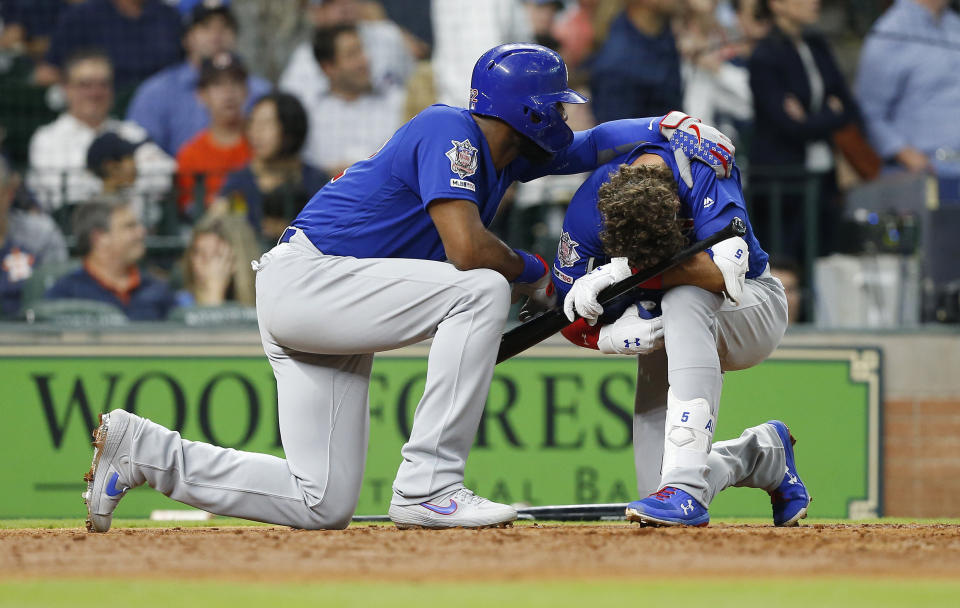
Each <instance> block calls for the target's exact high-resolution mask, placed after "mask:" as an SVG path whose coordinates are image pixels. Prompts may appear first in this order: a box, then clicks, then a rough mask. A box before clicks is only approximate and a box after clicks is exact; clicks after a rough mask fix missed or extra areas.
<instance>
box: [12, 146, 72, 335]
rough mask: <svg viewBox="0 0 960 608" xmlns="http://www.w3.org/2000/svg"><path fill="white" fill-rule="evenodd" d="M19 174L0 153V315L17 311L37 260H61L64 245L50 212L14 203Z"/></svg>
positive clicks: (65, 251)
mask: <svg viewBox="0 0 960 608" xmlns="http://www.w3.org/2000/svg"><path fill="white" fill-rule="evenodd" d="M19 187H20V176H19V175H17V174H16V173H14V172H12V171H11V170H10V166H9V165H7V162H6V161H5V160H3V158H2V157H0V317H10V316H12V315H16V314H17V313H18V312H19V311H20V307H21V303H22V302H21V298H22V295H23V286H24V284H25V283H26V280H27V279H29V278H30V277H31V276H32V275H33V271H34V269H35V268H38V267H39V266H40V265H41V264H46V263H51V262H63V261H65V260H66V259H67V245H66V242H65V241H64V239H63V235H62V234H60V230H59V229H57V225H56V224H55V223H54V222H53V220H52V219H51V218H50V216H48V215H46V214H44V213H41V212H39V211H38V210H35V209H23V208H18V207H17V206H15V202H16V201H17V194H18V191H19V189H20V188H19Z"/></svg>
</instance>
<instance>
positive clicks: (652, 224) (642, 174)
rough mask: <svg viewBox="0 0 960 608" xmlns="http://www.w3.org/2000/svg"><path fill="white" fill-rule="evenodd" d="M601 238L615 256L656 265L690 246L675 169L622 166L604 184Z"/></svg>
mask: <svg viewBox="0 0 960 608" xmlns="http://www.w3.org/2000/svg"><path fill="white" fill-rule="evenodd" d="M597 208H598V209H599V210H600V214H601V215H602V216H603V230H602V231H601V232H600V242H601V243H603V250H604V252H606V254H607V255H609V256H610V257H625V258H627V259H628V260H629V262H630V265H631V266H632V267H634V268H637V269H640V270H643V269H645V268H650V267H651V266H654V265H656V264H658V263H660V262H661V261H663V260H665V259H667V258H669V257H670V256H672V255H673V254H674V253H676V252H677V251H679V250H680V249H681V248H683V246H684V245H685V244H686V237H684V236H683V231H682V229H681V222H680V220H678V218H677V211H678V210H679V209H680V197H679V195H678V194H677V184H676V182H675V181H674V179H673V172H672V171H671V170H670V168H669V167H666V166H662V165H637V166H631V165H621V166H620V169H619V170H618V171H617V172H616V173H614V174H613V176H612V177H611V178H610V181H609V182H607V183H605V184H604V185H603V186H601V187H600V192H599V201H598V204H597Z"/></svg>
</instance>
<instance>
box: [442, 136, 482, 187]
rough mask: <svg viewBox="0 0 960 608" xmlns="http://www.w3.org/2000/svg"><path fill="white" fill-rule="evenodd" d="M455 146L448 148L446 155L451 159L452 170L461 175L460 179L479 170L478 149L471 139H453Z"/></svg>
mask: <svg viewBox="0 0 960 608" xmlns="http://www.w3.org/2000/svg"><path fill="white" fill-rule="evenodd" d="M450 143H452V144H453V147H452V148H450V149H449V150H447V153H446V156H447V158H449V159H450V170H451V171H453V172H454V173H456V174H457V175H459V176H460V179H463V178H465V177H470V176H471V175H473V174H474V173H476V172H477V165H478V164H479V159H478V157H477V149H476V148H474V147H473V144H472V143H470V140H469V139H464V140H463V141H457V140H455V139H451V140H450Z"/></svg>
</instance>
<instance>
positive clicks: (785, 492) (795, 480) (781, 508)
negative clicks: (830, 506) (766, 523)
mask: <svg viewBox="0 0 960 608" xmlns="http://www.w3.org/2000/svg"><path fill="white" fill-rule="evenodd" d="M767 424H769V425H770V426H772V427H773V428H774V429H776V431H777V435H779V436H780V441H781V442H782V443H783V454H784V456H785V457H786V460H787V470H786V473H785V474H784V476H783V481H781V482H780V485H779V486H777V489H776V490H774V491H772V492H770V504H771V505H773V525H775V526H799V525H800V520H801V519H803V518H804V517H806V516H807V507H809V506H810V502H811V501H812V500H813V498H811V497H810V492H807V487H806V486H805V485H803V482H802V481H800V475H799V474H798V473H797V463H796V460H795V458H794V455H793V444H795V443H796V442H797V440H796V439H794V438H793V435H791V434H790V429H789V428H787V425H786V424H784V423H782V422H780V421H779V420H770V421H768V422H767Z"/></svg>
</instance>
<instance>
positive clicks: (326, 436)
mask: <svg viewBox="0 0 960 608" xmlns="http://www.w3.org/2000/svg"><path fill="white" fill-rule="evenodd" d="M258 266H259V268H258V271H257V319H258V321H259V324H260V335H261V338H262V341H263V347H264V350H265V351H266V353H267V357H268V358H269V360H270V364H271V365H272V366H273V371H274V375H275V376H276V379H277V393H278V394H277V397H278V407H279V422H280V435H281V440H282V443H283V450H284V453H285V455H286V459H285V460H284V459H281V458H277V457H274V456H268V455H265V454H256V453H250V452H240V451H237V450H233V449H226V448H221V447H217V446H213V445H209V444H205V443H198V442H194V441H187V440H184V439H182V438H181V437H180V435H179V433H176V432H174V431H171V430H168V429H166V428H164V427H162V426H160V425H158V424H155V423H153V422H150V421H148V420H144V421H143V422H142V423H139V424H138V426H137V428H136V430H135V433H134V439H135V440H134V443H133V449H132V454H131V459H132V462H133V464H134V466H135V467H136V472H137V473H138V474H141V475H142V476H143V478H144V479H145V480H146V482H147V483H148V484H149V485H150V486H152V487H154V488H156V489H157V490H159V491H161V492H162V493H164V494H166V495H167V496H170V497H171V498H173V499H175V500H178V501H180V502H183V503H186V504H188V505H192V506H195V507H198V508H201V509H204V510H206V511H209V512H211V513H216V514H219V515H228V516H234V517H241V518H244V519H252V520H257V521H264V522H269V523H275V524H282V525H287V526H293V527H297V528H344V527H346V526H347V524H349V522H350V518H351V517H352V515H353V513H354V511H355V510H356V507H357V501H358V498H359V494H360V489H361V482H362V478H363V470H364V465H365V460H366V453H367V441H368V430H369V406H368V398H367V391H368V385H369V380H370V370H371V366H372V363H373V353H375V352H379V351H384V350H390V349H394V348H399V347H402V346H405V345H408V344H413V343H416V342H420V341H421V340H424V339H426V338H430V337H432V338H433V345H432V347H431V349H430V355H429V358H428V363H427V380H426V387H425V389H424V393H423V398H422V399H421V400H420V403H419V405H418V406H417V409H416V413H415V414H414V418H413V426H412V429H411V433H410V438H409V440H408V441H407V443H406V444H405V445H404V446H403V449H402V450H401V455H402V462H401V463H400V468H399V471H398V473H397V477H396V480H395V482H394V486H393V489H394V497H393V501H394V502H395V503H397V504H415V503H419V502H423V501H426V500H430V499H432V498H434V497H436V496H439V495H442V494H445V493H447V492H450V491H453V490H456V489H458V488H460V487H463V471H464V466H465V463H466V460H467V455H468V453H469V451H470V447H471V445H472V444H473V440H474V436H475V435H476V431H477V427H478V425H479V423H480V416H481V414H482V412H483V407H484V403H485V402H486V398H487V393H488V391H489V388H490V381H491V378H492V376H493V368H494V365H495V363H496V355H497V347H498V345H499V342H500V336H501V333H502V331H503V326H504V323H505V321H506V317H507V311H508V309H509V306H510V288H509V285H508V283H507V281H506V279H505V278H504V277H503V276H502V275H500V274H499V273H497V272H495V271H493V270H486V269H481V270H470V271H466V272H462V271H459V270H457V269H456V268H454V267H453V266H452V265H450V264H447V263H441V262H432V261H426V260H410V259H357V258H351V257H339V256H332V255H323V254H322V253H320V252H319V251H318V250H317V249H316V248H315V247H314V246H313V244H311V243H310V241H309V240H308V239H307V238H306V236H304V235H303V233H302V232H300V231H297V233H296V234H295V235H294V236H293V238H292V239H291V240H290V242H289V243H283V244H280V245H277V246H276V247H274V248H273V249H272V250H271V251H269V252H268V253H266V254H264V256H263V257H262V258H261V259H260V262H259V263H258Z"/></svg>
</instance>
